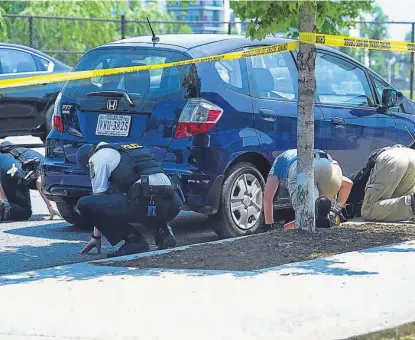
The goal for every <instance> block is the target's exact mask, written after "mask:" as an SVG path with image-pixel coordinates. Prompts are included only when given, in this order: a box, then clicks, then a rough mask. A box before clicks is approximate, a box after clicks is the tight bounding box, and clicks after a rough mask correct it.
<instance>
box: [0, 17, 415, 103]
mask: <svg viewBox="0 0 415 340" xmlns="http://www.w3.org/2000/svg"><path fill="white" fill-rule="evenodd" d="M1 20H2V21H1V22H0V23H1V27H0V29H1V30H2V31H3V35H1V33H0V36H1V37H2V40H3V41H5V42H10V43H16V44H22V45H26V46H30V47H33V48H35V49H37V50H40V51H43V52H45V53H47V54H49V55H51V56H53V57H55V58H56V59H58V60H61V61H62V62H64V63H66V64H68V65H70V66H74V65H75V64H76V63H77V61H78V60H79V58H80V57H81V56H82V55H83V54H84V53H85V52H86V51H88V50H90V49H91V48H94V47H96V46H100V45H102V44H105V43H109V42H111V41H115V40H118V39H125V38H129V37H133V36H142V35H151V31H150V28H149V26H148V23H147V21H146V20H129V19H128V18H127V17H125V16H121V17H119V18H113V19H104V18H79V17H59V16H54V17H50V16H29V15H12V14H7V15H3V17H2V19H1ZM151 24H152V27H153V29H154V31H155V33H156V34H175V33H200V32H204V33H218V34H245V33H246V30H247V27H248V23H246V22H245V23H241V22H236V21H231V22H225V21H172V20H171V21H166V20H164V21H157V20H156V21H151ZM397 28H399V31H400V32H403V34H401V37H400V39H394V40H401V41H402V40H406V41H412V42H413V41H414V35H415V22H394V21H388V22H376V21H356V28H355V29H354V30H351V31H350V32H349V33H346V34H349V35H353V36H360V37H366V38H371V39H382V40H383V39H390V37H389V32H393V31H396V29H397ZM291 33H292V32H291ZM322 33H328V32H322ZM395 35H396V34H395ZM340 50H341V51H343V52H345V53H347V54H349V55H351V56H353V57H354V58H356V59H357V60H359V61H361V62H362V63H363V64H365V65H366V66H368V67H370V68H371V69H373V70H374V71H376V72H377V73H379V74H380V75H381V76H382V77H383V78H385V79H386V80H388V81H389V82H390V83H391V84H392V85H393V86H395V87H396V88H397V89H399V90H401V91H403V92H404V94H405V95H407V96H409V97H410V98H414V53H397V52H390V51H374V50H371V51H368V50H363V49H362V50H360V49H350V48H349V49H348V48H340Z"/></svg>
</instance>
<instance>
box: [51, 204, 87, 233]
mask: <svg viewBox="0 0 415 340" xmlns="http://www.w3.org/2000/svg"><path fill="white" fill-rule="evenodd" d="M75 206H76V203H73V202H67V201H63V202H56V207H57V208H58V210H59V213H60V214H61V216H62V218H63V219H64V220H65V221H66V222H68V223H69V224H72V225H73V226H74V227H77V228H80V229H91V227H89V226H87V225H85V224H84V223H83V222H82V221H81V217H80V216H79V215H78V213H77V212H76V211H75Z"/></svg>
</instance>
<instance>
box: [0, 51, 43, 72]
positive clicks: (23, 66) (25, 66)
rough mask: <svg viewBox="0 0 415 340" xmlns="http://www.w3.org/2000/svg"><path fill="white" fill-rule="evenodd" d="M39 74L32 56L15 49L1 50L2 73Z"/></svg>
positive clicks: (0, 63) (0, 70) (0, 64)
mask: <svg viewBox="0 0 415 340" xmlns="http://www.w3.org/2000/svg"><path fill="white" fill-rule="evenodd" d="M25 72H37V67H36V62H35V60H34V59H33V57H32V54H30V53H26V52H23V51H18V50H14V49H8V48H7V49H6V48H0V73H1V74H13V73H16V74H17V73H25Z"/></svg>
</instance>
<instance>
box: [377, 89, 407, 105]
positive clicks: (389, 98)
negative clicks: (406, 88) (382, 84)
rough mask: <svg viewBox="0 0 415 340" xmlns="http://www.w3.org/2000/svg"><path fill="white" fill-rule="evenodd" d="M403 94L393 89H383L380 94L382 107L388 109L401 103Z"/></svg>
mask: <svg viewBox="0 0 415 340" xmlns="http://www.w3.org/2000/svg"><path fill="white" fill-rule="evenodd" d="M402 99H403V94H402V92H400V91H396V90H395V89H384V90H383V92H382V106H383V107H385V108H390V107H394V106H399V105H401V103H402Z"/></svg>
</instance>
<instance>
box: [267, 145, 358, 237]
mask: <svg viewBox="0 0 415 340" xmlns="http://www.w3.org/2000/svg"><path fill="white" fill-rule="evenodd" d="M284 182H285V183H286V185H287V189H288V192H289V194H290V198H291V203H292V206H293V209H294V210H297V209H298V207H299V206H300V205H301V204H303V202H301V200H299V199H298V197H297V194H296V191H297V150H296V149H292V150H287V151H285V152H283V153H282V154H280V155H279V156H278V157H277V158H276V159H275V161H274V164H273V165H272V167H271V171H270V172H269V174H268V178H267V182H266V184H265V192H264V215H265V224H267V225H273V223H274V210H273V202H274V196H275V194H276V193H277V191H278V188H279V186H280V184H282V183H284ZM352 185H353V182H352V181H351V180H350V179H349V178H347V177H345V176H343V173H342V170H341V168H340V165H339V164H338V163H337V162H336V161H335V160H333V159H332V158H331V156H330V155H329V154H327V153H325V152H324V151H321V150H315V151H314V197H315V198H316V201H317V202H319V201H320V202H321V198H322V197H323V198H324V199H325V200H326V201H329V200H330V201H332V202H328V204H329V210H330V209H331V205H334V206H335V207H334V210H338V212H340V211H341V209H342V208H343V206H344V204H345V203H346V201H347V198H348V196H349V193H350V190H351V188H352ZM328 213H329V211H327V212H324V213H323V214H324V215H326V214H328ZM316 215H319V213H318V209H316ZM317 217H318V216H317ZM324 217H325V216H324ZM324 219H325V218H323V220H324ZM323 222H324V223H323V224H325V221H323ZM316 226H317V227H323V226H321V225H319V218H317V219H316ZM294 227H295V221H291V222H289V223H287V224H285V225H284V229H293V228H294ZM325 227H326V225H325Z"/></svg>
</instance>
